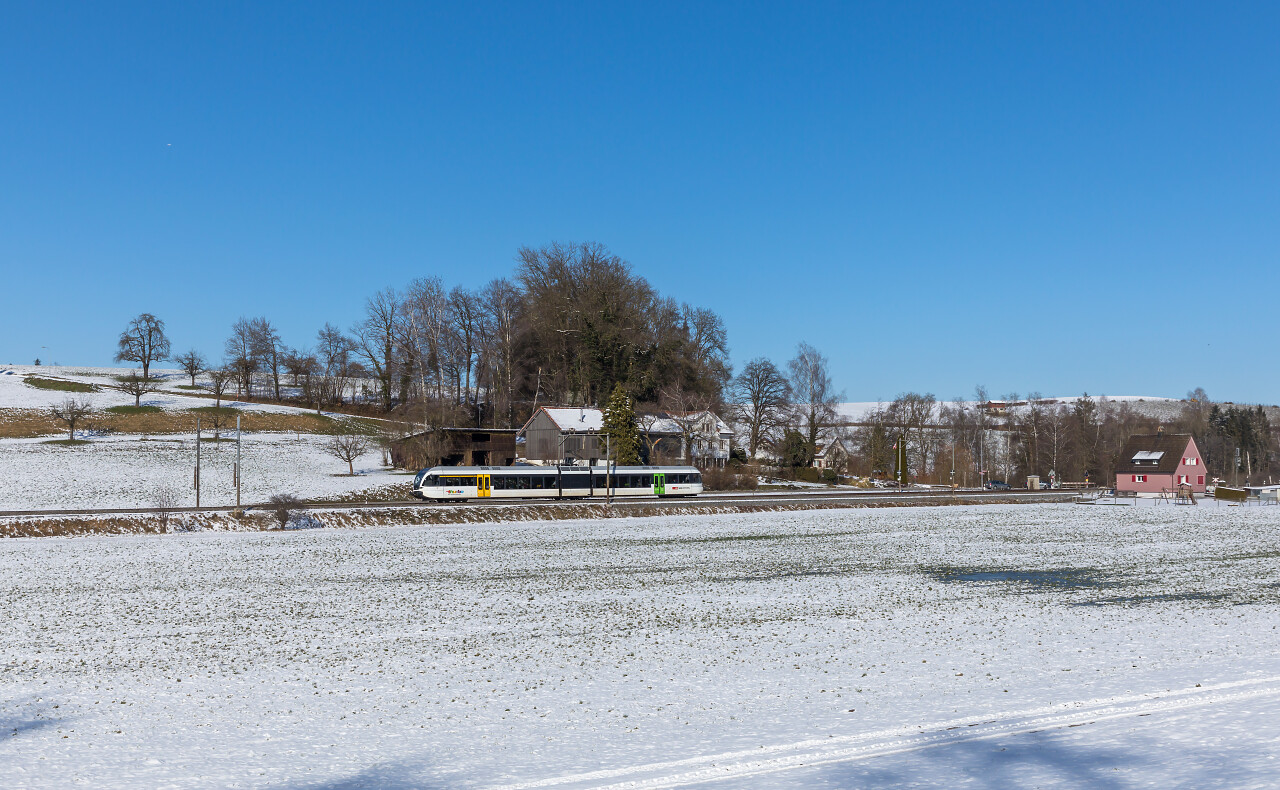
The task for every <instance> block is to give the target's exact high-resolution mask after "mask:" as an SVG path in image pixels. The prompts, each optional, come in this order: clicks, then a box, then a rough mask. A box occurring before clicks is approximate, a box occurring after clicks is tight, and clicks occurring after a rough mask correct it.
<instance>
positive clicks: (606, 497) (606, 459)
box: [604, 433, 613, 506]
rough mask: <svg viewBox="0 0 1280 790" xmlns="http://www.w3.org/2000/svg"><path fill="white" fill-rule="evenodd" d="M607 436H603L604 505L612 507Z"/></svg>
mask: <svg viewBox="0 0 1280 790" xmlns="http://www.w3.org/2000/svg"><path fill="white" fill-rule="evenodd" d="M609 469H610V465H609V434H607V433H606V434H605V435H604V503H605V504H606V505H609V506H612V505H613V490H612V489H610V488H609V483H610V480H609Z"/></svg>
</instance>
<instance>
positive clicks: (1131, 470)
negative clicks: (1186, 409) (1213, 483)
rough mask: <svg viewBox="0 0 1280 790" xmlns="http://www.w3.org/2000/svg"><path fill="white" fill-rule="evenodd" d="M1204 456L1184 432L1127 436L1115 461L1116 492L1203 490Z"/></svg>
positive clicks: (1152, 492)
mask: <svg viewBox="0 0 1280 790" xmlns="http://www.w3.org/2000/svg"><path fill="white" fill-rule="evenodd" d="M1205 474H1206V472H1205V468H1204V458H1203V457H1201V455H1200V449H1199V448H1198V447H1196V441H1195V439H1193V438H1191V437H1190V436H1188V435H1186V434H1176V433H1173V434H1165V433H1158V434H1154V435H1140V436H1131V437H1129V441H1127V442H1125V444H1124V449H1123V450H1121V451H1120V458H1119V459H1118V460H1117V462H1116V491H1117V492H1124V493H1133V494H1159V493H1162V492H1166V491H1168V492H1173V491H1176V490H1177V488H1178V487H1179V486H1190V488H1191V490H1192V491H1195V492H1196V493H1203V492H1204V488H1205Z"/></svg>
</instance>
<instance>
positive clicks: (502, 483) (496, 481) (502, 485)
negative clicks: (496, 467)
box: [489, 475, 507, 491]
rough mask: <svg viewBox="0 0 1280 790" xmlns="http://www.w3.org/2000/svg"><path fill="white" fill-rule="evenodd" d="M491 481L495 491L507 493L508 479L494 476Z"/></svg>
mask: <svg viewBox="0 0 1280 790" xmlns="http://www.w3.org/2000/svg"><path fill="white" fill-rule="evenodd" d="M489 479H490V480H491V481H492V483H493V490H494V491H506V490H507V478H505V477H503V476H502V475H493V476H492V477H490V478H489Z"/></svg>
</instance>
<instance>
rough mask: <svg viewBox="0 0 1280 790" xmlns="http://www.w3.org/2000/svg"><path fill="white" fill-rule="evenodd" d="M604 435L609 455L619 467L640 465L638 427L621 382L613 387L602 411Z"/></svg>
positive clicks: (632, 408) (632, 407)
mask: <svg viewBox="0 0 1280 790" xmlns="http://www.w3.org/2000/svg"><path fill="white" fill-rule="evenodd" d="M604 434H605V435H606V436H608V437H609V455H610V457H611V458H612V459H613V460H614V461H616V462H617V463H618V465H619V466H634V465H636V464H639V463H640V426H639V425H638V423H637V422H636V409H635V405H634V404H633V403H632V402H631V398H630V396H628V395H627V393H626V392H625V391H624V390H623V389H622V383H621V382H619V383H617V384H614V385H613V394H612V395H610V396H609V404H608V405H607V406H605V409H604Z"/></svg>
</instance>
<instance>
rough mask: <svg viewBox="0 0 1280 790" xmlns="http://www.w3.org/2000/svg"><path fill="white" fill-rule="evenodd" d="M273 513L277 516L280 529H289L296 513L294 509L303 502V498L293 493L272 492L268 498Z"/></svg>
mask: <svg viewBox="0 0 1280 790" xmlns="http://www.w3.org/2000/svg"><path fill="white" fill-rule="evenodd" d="M267 504H268V505H269V506H270V508H271V515H272V516H274V517H275V519H276V523H277V524H278V525H279V526H278V527H277V528H278V529H288V528H289V521H290V520H291V519H293V518H294V516H295V515H296V514H295V512H294V511H296V510H297V509H298V506H299V505H301V504H302V500H300V499H298V498H297V497H296V496H294V495H293V494H272V495H271V498H270V499H268V500H267Z"/></svg>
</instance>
